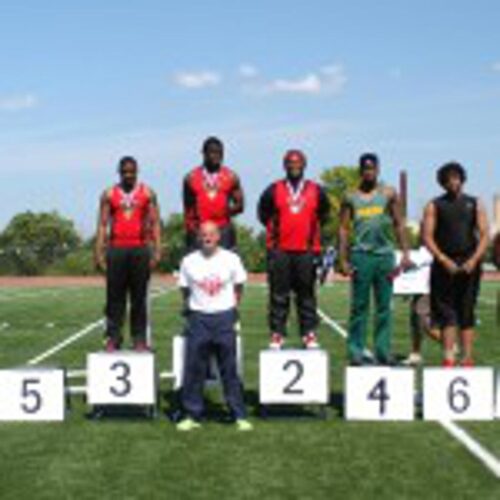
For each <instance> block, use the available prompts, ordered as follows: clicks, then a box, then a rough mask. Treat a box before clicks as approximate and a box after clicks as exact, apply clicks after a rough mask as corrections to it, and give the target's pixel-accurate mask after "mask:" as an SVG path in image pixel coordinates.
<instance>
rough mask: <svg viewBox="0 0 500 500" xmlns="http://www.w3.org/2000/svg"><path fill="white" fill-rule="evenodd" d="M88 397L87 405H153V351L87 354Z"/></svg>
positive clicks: (154, 384) (154, 386)
mask: <svg viewBox="0 0 500 500" xmlns="http://www.w3.org/2000/svg"><path fill="white" fill-rule="evenodd" d="M87 400H88V402H89V404H90V405H154V404H155V403H156V376H155V364H154V355H153V354H152V353H148V352H146V353H136V352H128V351H122V352H118V353H103V352H99V353H92V354H89V355H88V356H87Z"/></svg>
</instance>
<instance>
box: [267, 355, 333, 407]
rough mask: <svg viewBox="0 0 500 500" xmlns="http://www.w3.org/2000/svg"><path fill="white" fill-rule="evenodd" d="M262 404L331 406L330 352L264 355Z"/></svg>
mask: <svg viewBox="0 0 500 500" xmlns="http://www.w3.org/2000/svg"><path fill="white" fill-rule="evenodd" d="M259 393H260V402H261V404H327V403H328V401H329V396H330V395H329V361H328V353H327V352H326V351H323V350H320V349H314V350H313V349H311V350H299V349H284V350H281V351H273V350H270V349H269V350H265V351H261V352H260V373H259Z"/></svg>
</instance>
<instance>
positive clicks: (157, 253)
mask: <svg viewBox="0 0 500 500" xmlns="http://www.w3.org/2000/svg"><path fill="white" fill-rule="evenodd" d="M160 260H161V249H159V248H156V249H154V250H153V254H152V256H151V260H150V261H149V267H150V269H151V270H153V269H155V268H156V267H157V266H158V264H159V263H160Z"/></svg>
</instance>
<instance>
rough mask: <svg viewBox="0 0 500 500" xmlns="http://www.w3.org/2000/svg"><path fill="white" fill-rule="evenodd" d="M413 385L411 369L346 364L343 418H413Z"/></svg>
mask: <svg viewBox="0 0 500 500" xmlns="http://www.w3.org/2000/svg"><path fill="white" fill-rule="evenodd" d="M414 387H415V372H414V370H413V369H411V368H390V367H386V366H380V367H379V366H367V367H348V368H347V369H346V376H345V418H346V419H347V420H369V421H411V420H413V419H414V418H415V403H414Z"/></svg>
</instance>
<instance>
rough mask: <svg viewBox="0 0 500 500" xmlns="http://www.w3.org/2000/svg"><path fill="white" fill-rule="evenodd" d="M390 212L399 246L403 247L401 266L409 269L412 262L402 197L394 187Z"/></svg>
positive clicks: (390, 201) (390, 190)
mask: <svg viewBox="0 0 500 500" xmlns="http://www.w3.org/2000/svg"><path fill="white" fill-rule="evenodd" d="M389 213H390V214H391V218H392V224H393V226H394V232H395V233H396V239H397V241H398V244H399V248H401V251H402V256H401V267H402V268H403V269H408V268H410V267H411V265H412V263H411V260H410V251H409V245H408V238H407V237H406V230H405V220H404V217H403V211H402V208H401V199H400V198H399V195H398V193H397V192H396V190H395V189H393V188H389Z"/></svg>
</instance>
